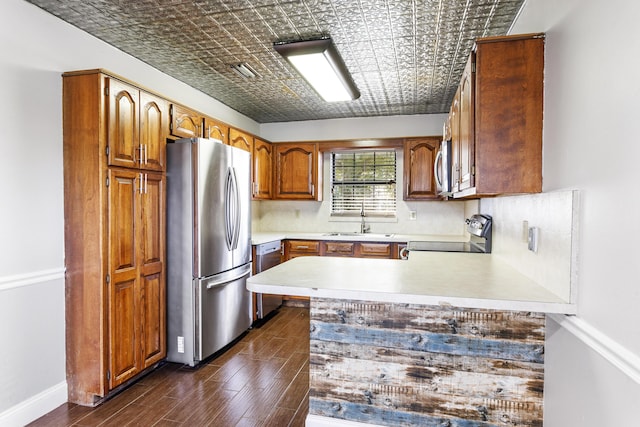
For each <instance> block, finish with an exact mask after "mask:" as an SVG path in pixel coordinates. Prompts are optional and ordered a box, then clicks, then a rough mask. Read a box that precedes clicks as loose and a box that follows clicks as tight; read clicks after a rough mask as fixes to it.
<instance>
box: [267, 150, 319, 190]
mask: <svg viewBox="0 0 640 427" xmlns="http://www.w3.org/2000/svg"><path fill="white" fill-rule="evenodd" d="M275 147H276V151H275V156H276V159H275V167H276V194H275V198H277V199H303V200H304V199H306V200H314V199H315V196H316V195H315V176H316V173H317V170H316V168H315V167H316V165H315V162H316V159H317V155H318V154H317V151H316V150H317V148H316V146H315V144H276V145H275Z"/></svg>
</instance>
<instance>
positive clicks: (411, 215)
mask: <svg viewBox="0 0 640 427" xmlns="http://www.w3.org/2000/svg"><path fill="white" fill-rule="evenodd" d="M417 217H418V213H417V212H416V211H409V220H411V221H415V220H416V218H417Z"/></svg>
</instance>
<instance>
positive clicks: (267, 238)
mask: <svg viewBox="0 0 640 427" xmlns="http://www.w3.org/2000/svg"><path fill="white" fill-rule="evenodd" d="M284 239H290V240H332V241H335V240H344V241H358V242H361V241H370V242H374V241H375V242H395V243H406V242H410V241H437V242H466V241H468V240H469V236H464V235H459V236H452V235H434V234H379V233H365V234H349V233H345V234H344V235H337V236H336V235H330V233H329V232H325V233H305V232H301V231H269V232H258V233H252V234H251V244H252V245H259V244H262V243H267V242H272V241H274V240H284Z"/></svg>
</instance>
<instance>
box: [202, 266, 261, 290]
mask: <svg viewBox="0 0 640 427" xmlns="http://www.w3.org/2000/svg"><path fill="white" fill-rule="evenodd" d="M239 270H240V271H239V272H238V273H237V274H235V275H233V276H231V277H228V276H226V275H225V276H223V277H221V278H220V279H218V280H213V281H211V282H209V283H207V289H211V288H217V287H220V286H222V285H226V284H227V283H231V282H235V281H236V280H238V279H242V278H243V277H244V276H247V275H249V274H250V273H251V263H249V264H247V265H245V266H244V267H241V268H240V269H239Z"/></svg>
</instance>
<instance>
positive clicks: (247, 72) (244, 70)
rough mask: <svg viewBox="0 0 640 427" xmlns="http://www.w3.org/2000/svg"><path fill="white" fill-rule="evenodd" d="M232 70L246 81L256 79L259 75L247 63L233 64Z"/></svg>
mask: <svg viewBox="0 0 640 427" xmlns="http://www.w3.org/2000/svg"><path fill="white" fill-rule="evenodd" d="M231 69H232V70H233V71H235V72H236V73H238V74H239V75H240V76H241V77H244V78H245V79H255V78H256V77H257V76H258V74H257V73H256V72H255V71H254V70H253V68H251V66H250V65H249V64H247V63H246V62H241V63H239V64H233V65H232V66H231Z"/></svg>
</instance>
